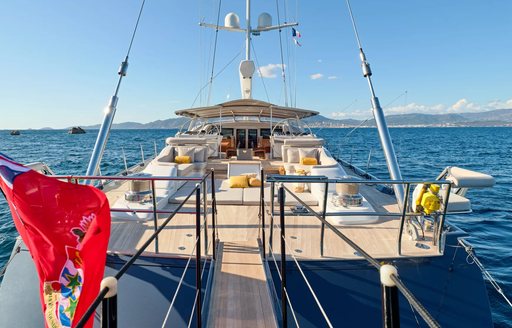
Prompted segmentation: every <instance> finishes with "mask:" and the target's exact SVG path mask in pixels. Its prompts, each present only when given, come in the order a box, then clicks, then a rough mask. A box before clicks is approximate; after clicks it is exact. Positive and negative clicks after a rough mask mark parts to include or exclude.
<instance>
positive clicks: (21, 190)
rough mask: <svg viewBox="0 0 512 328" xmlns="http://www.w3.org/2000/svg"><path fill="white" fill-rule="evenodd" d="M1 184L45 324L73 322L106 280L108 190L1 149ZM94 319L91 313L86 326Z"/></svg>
mask: <svg viewBox="0 0 512 328" xmlns="http://www.w3.org/2000/svg"><path fill="white" fill-rule="evenodd" d="M0 189H1V190H2V192H3V193H4V195H5V198H6V199H7V202H8V203H9V207H10V209H11V214H12V217H13V220H14V224H15V226H16V229H17V230H18V232H19V234H20V235H21V238H22V239H23V242H24V243H25V245H26V246H27V248H28V249H29V251H30V254H31V256H32V258H33V260H34V263H35V266H36V269H37V273H38V275H39V282H40V296H41V303H42V308H43V315H44V319H45V323H46V327H74V326H75V325H76V323H78V321H79V319H80V318H81V317H82V315H83V314H84V313H85V311H86V310H87V308H88V307H89V305H90V304H91V303H92V302H93V300H94V299H95V298H96V296H97V295H98V293H99V288H100V282H101V280H102V279H103V273H104V270H105V261H106V251H107V246H108V240H109V236H110V209H109V205H108V201H107V198H106V196H105V194H104V193H102V192H101V191H100V190H98V189H96V188H94V187H91V186H85V185H79V184H73V183H67V182H62V181H59V180H57V179H55V178H51V177H48V176H45V175H43V174H40V173H38V172H36V171H34V170H31V169H29V168H28V167H25V166H23V165H21V164H19V163H16V162H15V161H13V160H12V159H10V158H9V157H7V156H5V155H3V154H0ZM92 324H93V319H92V318H91V319H90V320H89V321H88V323H87V326H88V327H92Z"/></svg>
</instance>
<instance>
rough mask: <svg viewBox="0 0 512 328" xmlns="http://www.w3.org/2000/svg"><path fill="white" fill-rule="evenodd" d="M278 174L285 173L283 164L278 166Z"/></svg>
mask: <svg viewBox="0 0 512 328" xmlns="http://www.w3.org/2000/svg"><path fill="white" fill-rule="evenodd" d="M279 174H280V175H285V174H286V170H285V168H284V166H280V167H279Z"/></svg>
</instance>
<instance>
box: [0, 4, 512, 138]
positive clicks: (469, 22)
mask: <svg viewBox="0 0 512 328" xmlns="http://www.w3.org/2000/svg"><path fill="white" fill-rule="evenodd" d="M279 2H280V4H281V9H280V16H281V21H284V20H285V13H284V9H285V8H284V7H285V5H286V20H287V21H295V20H298V22H299V23H300V25H299V27H298V28H297V29H298V30H299V31H300V32H301V34H302V37H301V38H300V42H301V43H302V47H297V46H295V45H294V44H293V42H292V40H291V38H290V34H291V32H290V31H289V30H288V31H283V33H282V37H283V38H282V40H283V49H284V51H285V65H286V68H287V78H288V79H289V81H290V82H291V85H289V86H288V91H291V93H292V99H293V100H292V101H290V102H291V103H292V104H294V105H296V106H297V107H301V108H309V109H314V110H317V111H319V112H321V113H322V114H323V115H325V116H328V117H335V118H345V117H354V118H359V119H364V118H368V117H370V116H371V112H370V110H369V108H370V102H369V93H368V88H367V85H366V82H365V80H364V79H363V78H362V76H361V70H360V66H359V65H360V64H359V59H358V52H357V47H356V43H355V40H354V37H353V33H352V27H351V24H350V20H349V16H348V14H347V10H346V6H345V3H344V1H341V0H340V1H299V3H298V4H297V1H295V0H293V1H286V2H285V1H282V0H280V1H279ZM139 5H140V2H139V1H128V0H89V1H69V0H59V1H57V0H56V1H34V0H17V1H2V3H1V4H0V42H1V45H2V46H1V48H0V49H1V50H0V114H1V119H0V129H25V128H41V127H48V126H49V127H54V128H65V127H68V126H72V125H89V124H95V123H99V122H101V119H102V116H103V108H104V107H105V105H106V104H107V102H108V99H109V97H110V96H111V95H112V93H113V91H114V87H115V85H116V82H117V74H116V72H117V68H118V66H119V63H120V62H121V61H122V59H123V58H124V56H125V54H126V49H127V46H128V42H129V38H130V35H131V30H132V28H133V25H134V21H135V18H136V15H137V12H138V9H139ZM217 6H218V1H170V0H147V2H146V8H145V11H144V14H143V17H142V19H141V25H140V29H139V33H138V34H137V36H136V39H135V43H134V46H133V49H132V53H131V56H130V67H129V70H128V76H127V77H126V78H125V79H124V81H123V84H122V86H121V91H120V94H119V98H120V99H119V104H118V111H117V115H116V119H115V122H125V121H137V122H144V123H145V122H150V121H154V120H157V119H166V118H169V117H174V114H173V113H174V111H175V110H176V109H181V108H187V107H190V106H191V105H192V104H193V101H194V98H196V95H197V94H198V91H199V89H200V88H201V87H202V86H203V85H205V83H206V82H207V79H208V78H209V75H210V70H211V68H209V66H208V61H209V59H211V54H212V48H211V43H212V41H213V35H214V33H213V31H209V30H206V29H204V28H200V27H199V26H198V22H199V21H200V20H202V19H204V21H206V22H210V23H214V22H215V19H216V12H217ZM244 6H245V1H241V0H236V1H235V0H223V1H222V8H221V22H223V17H224V16H225V15H226V14H227V13H228V12H230V11H233V12H235V13H237V14H238V15H239V16H240V18H241V21H242V24H244V23H243V22H244V16H245V12H244ZM352 7H353V10H354V14H355V16H356V19H357V22H358V27H359V32H360V36H361V38H362V42H363V47H364V49H365V52H366V54H367V57H368V60H369V62H370V64H371V67H372V70H373V72H374V76H373V79H374V84H375V87H376V91H377V95H378V96H379V98H380V99H381V103H382V104H383V105H387V104H388V103H391V104H390V105H389V106H387V107H386V108H385V111H386V113H388V114H394V113H404V112H425V113H446V112H463V111H482V110H490V109H494V108H512V88H511V83H510V79H511V78H510V74H511V72H512V61H511V60H510V54H511V53H512V38H511V37H510V36H511V35H512V23H511V20H510V13H511V12H512V2H511V1H507V0H500V1H498V0H486V1H477V0H452V1H441V0H433V1H405V0H395V1H382V0H368V1H363V0H359V1H353V3H352ZM263 11H267V12H269V13H270V14H271V15H272V16H273V22H274V23H276V22H277V14H276V4H275V1H274V0H254V1H253V6H252V12H253V20H252V22H253V23H252V24H253V25H256V22H257V16H258V15H259V14H260V13H261V12H263ZM253 41H254V42H253V44H254V50H255V53H256V55H257V56H256V58H253V59H257V63H258V64H259V66H260V67H262V72H263V73H264V76H265V77H264V78H260V77H259V76H256V77H255V79H254V97H255V98H257V99H261V100H270V101H271V102H274V103H277V104H280V105H283V104H284V92H283V83H282V81H281V79H280V76H281V75H280V71H279V67H280V66H279V65H280V64H281V60H280V52H279V34H278V32H269V33H265V34H262V35H261V36H259V37H255V38H254V39H253ZM243 46H244V38H243V35H242V34H241V33H229V32H219V39H218V48H217V60H216V65H215V68H216V69H215V72H216V73H217V72H219V70H220V69H221V68H222V67H224V66H225V65H226V64H227V63H228V62H229V61H230V60H231V59H232V58H234V57H235V56H236V55H237V54H238V53H239V52H240V51H241V50H242V51H241V53H240V55H239V56H238V57H237V58H236V60H235V61H234V63H233V64H231V65H229V66H227V68H226V69H225V70H224V71H223V72H222V73H221V74H220V75H219V76H218V78H217V79H216V80H215V81H214V84H213V86H212V97H211V101H210V104H215V103H219V102H223V101H226V100H227V99H231V100H232V99H236V98H239V97H240V87H239V82H238V62H239V61H240V59H242V57H243V54H244V51H243ZM262 81H264V83H265V86H266V89H267V90H268V98H267V95H266V93H265V92H264V88H263V83H262ZM290 86H291V88H290ZM207 90H208V88H206V89H205V92H203V94H202V96H200V97H199V98H198V100H197V101H196V103H195V104H194V105H195V106H200V105H206V104H207V103H206V99H207V92H206V91H207ZM405 91H407V93H405ZM397 98H398V99H397ZM395 99H396V100H395ZM393 100H394V101H393Z"/></svg>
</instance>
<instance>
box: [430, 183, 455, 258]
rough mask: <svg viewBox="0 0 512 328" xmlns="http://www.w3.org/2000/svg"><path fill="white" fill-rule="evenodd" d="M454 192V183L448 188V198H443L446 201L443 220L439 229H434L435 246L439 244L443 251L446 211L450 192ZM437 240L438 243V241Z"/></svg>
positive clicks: (440, 249)
mask: <svg viewBox="0 0 512 328" xmlns="http://www.w3.org/2000/svg"><path fill="white" fill-rule="evenodd" d="M451 192H452V184H451V183H449V184H448V188H447V190H446V197H445V198H446V199H443V201H444V208H443V214H442V216H441V220H440V222H439V227H438V230H436V231H434V234H435V235H434V246H436V245H437V246H439V252H441V251H442V245H441V235H442V234H443V226H444V221H445V219H446V211H447V210H448V201H449V200H450V193H451ZM436 242H437V243H436Z"/></svg>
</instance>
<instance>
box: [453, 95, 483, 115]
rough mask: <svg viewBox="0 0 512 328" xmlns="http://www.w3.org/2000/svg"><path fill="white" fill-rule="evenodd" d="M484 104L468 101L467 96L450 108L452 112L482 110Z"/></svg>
mask: <svg viewBox="0 0 512 328" xmlns="http://www.w3.org/2000/svg"><path fill="white" fill-rule="evenodd" d="M482 110H483V108H482V106H480V105H478V104H475V103H472V102H470V101H468V100H467V99H466V98H462V99H459V100H457V101H456V102H455V104H453V105H451V106H450V107H449V108H448V111H449V112H451V113H467V112H479V111H482Z"/></svg>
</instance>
